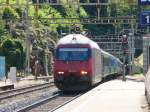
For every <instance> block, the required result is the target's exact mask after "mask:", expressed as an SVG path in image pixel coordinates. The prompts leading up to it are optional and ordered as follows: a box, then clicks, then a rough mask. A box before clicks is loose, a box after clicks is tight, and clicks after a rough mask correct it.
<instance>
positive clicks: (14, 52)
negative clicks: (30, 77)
mask: <svg viewBox="0 0 150 112" xmlns="http://www.w3.org/2000/svg"><path fill="white" fill-rule="evenodd" d="M0 55H2V56H5V57H6V67H7V70H8V69H9V68H10V67H12V66H16V67H17V69H22V68H23V64H24V53H23V47H22V45H21V43H20V42H19V41H17V40H14V39H11V38H7V37H6V39H5V40H4V41H3V42H2V44H1V53H0Z"/></svg>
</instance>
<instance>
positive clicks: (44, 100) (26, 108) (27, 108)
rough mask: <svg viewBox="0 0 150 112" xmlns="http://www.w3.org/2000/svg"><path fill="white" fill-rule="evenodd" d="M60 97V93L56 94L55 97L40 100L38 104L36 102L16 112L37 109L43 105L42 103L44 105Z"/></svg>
mask: <svg viewBox="0 0 150 112" xmlns="http://www.w3.org/2000/svg"><path fill="white" fill-rule="evenodd" d="M58 96H60V94H59V93H57V94H55V95H53V96H50V97H47V98H45V99H42V100H39V101H37V102H34V103H33V104H31V105H28V106H25V107H22V108H21V109H18V110H16V111H15V112H25V111H28V110H31V109H32V108H35V107H37V106H39V105H41V104H42V103H44V102H46V101H48V100H52V99H54V98H56V97H58Z"/></svg>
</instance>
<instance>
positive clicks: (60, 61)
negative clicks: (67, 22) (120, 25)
mask: <svg viewBox="0 0 150 112" xmlns="http://www.w3.org/2000/svg"><path fill="white" fill-rule="evenodd" d="M118 73H119V74H120V73H122V63H121V62H120V60H119V59H118V58H116V57H114V56H113V55H111V54H109V53H107V52H105V51H103V50H102V49H100V48H99V46H98V45H97V44H96V43H95V42H94V41H92V40H90V39H89V38H87V37H85V36H83V35H80V34H70V35H67V36H65V37H63V38H61V39H60V40H59V42H58V44H57V46H56V50H55V59H54V82H55V85H56V86H57V87H58V88H59V89H60V90H80V89H87V88H89V87H91V86H92V85H94V84H96V83H98V82H100V81H101V80H102V79H103V78H104V77H106V76H108V75H110V74H118Z"/></svg>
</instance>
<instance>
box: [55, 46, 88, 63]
mask: <svg viewBox="0 0 150 112" xmlns="http://www.w3.org/2000/svg"><path fill="white" fill-rule="evenodd" d="M56 55H57V59H59V60H66V61H68V60H79V61H85V60H88V59H89V57H90V50H89V49H88V48H59V49H58V50H57V54H56Z"/></svg>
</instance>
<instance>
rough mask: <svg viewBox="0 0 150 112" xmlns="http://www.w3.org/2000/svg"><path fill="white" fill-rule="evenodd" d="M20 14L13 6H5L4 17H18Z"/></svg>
mask: <svg viewBox="0 0 150 112" xmlns="http://www.w3.org/2000/svg"><path fill="white" fill-rule="evenodd" d="M18 17H19V15H18V13H17V12H16V11H15V10H14V9H13V8H11V7H9V6H8V7H5V9H4V11H3V17H2V18H3V19H6V20H7V19H16V18H18Z"/></svg>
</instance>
